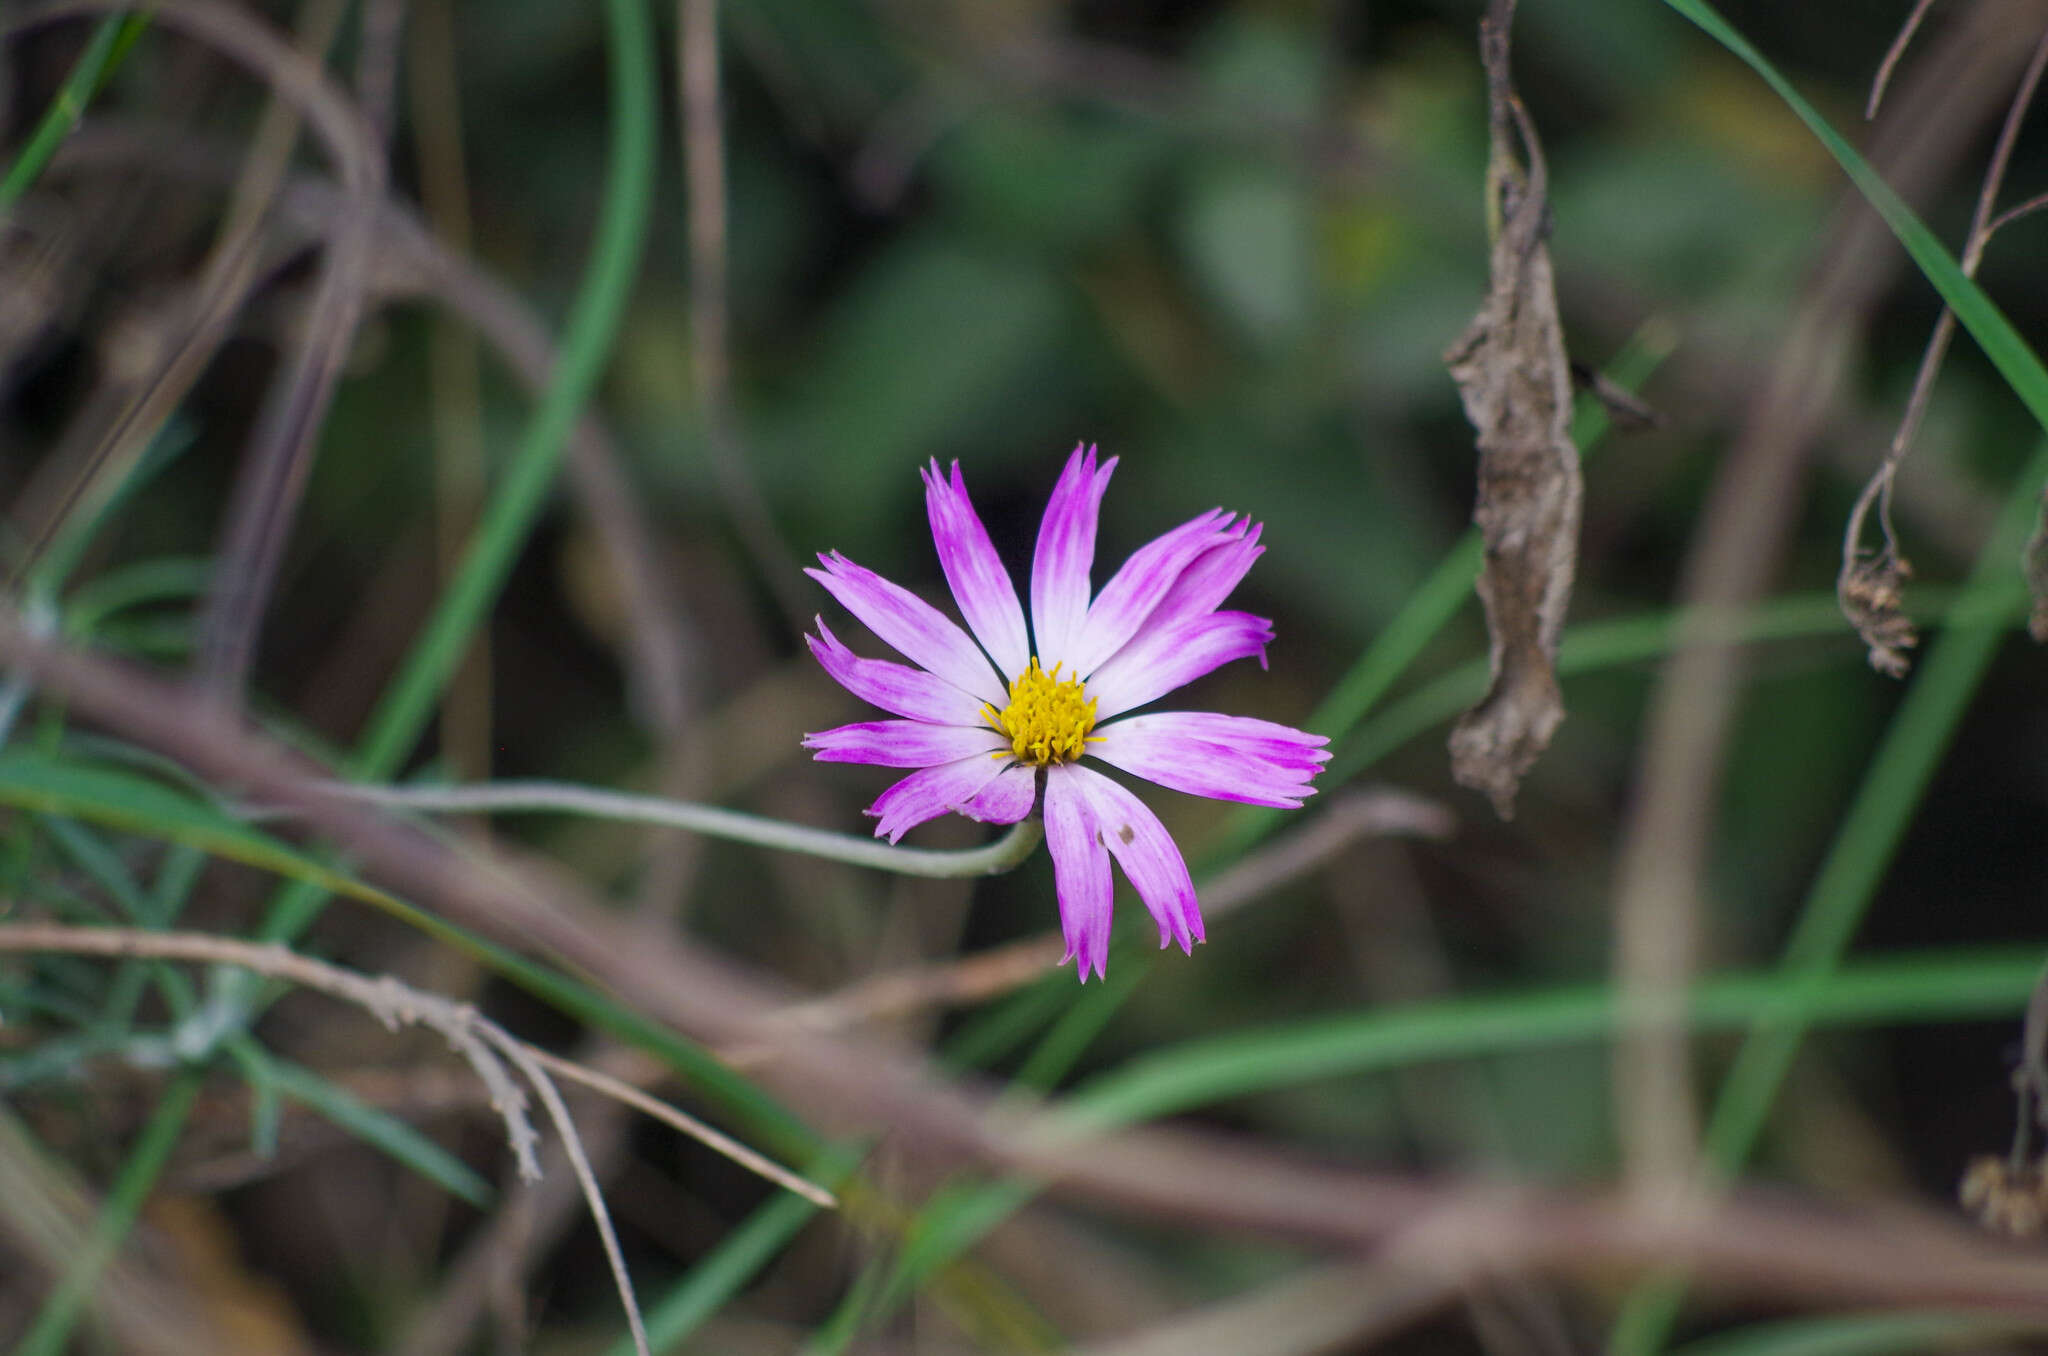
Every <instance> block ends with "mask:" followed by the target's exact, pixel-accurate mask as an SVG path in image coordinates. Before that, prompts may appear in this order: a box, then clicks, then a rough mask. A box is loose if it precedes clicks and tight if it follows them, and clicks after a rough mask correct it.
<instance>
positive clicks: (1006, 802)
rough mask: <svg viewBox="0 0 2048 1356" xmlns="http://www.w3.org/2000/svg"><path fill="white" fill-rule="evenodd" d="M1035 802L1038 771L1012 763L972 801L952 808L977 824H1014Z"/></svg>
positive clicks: (1036, 799) (1026, 813) (1029, 810)
mask: <svg viewBox="0 0 2048 1356" xmlns="http://www.w3.org/2000/svg"><path fill="white" fill-rule="evenodd" d="M990 761H995V760H993V759H991V760H990ZM1037 803H1038V769H1036V768H1033V767H1028V766H1026V765H1024V764H1022V763H1012V764H1011V765H1010V766H1009V767H1008V768H1006V769H1005V770H1004V771H1003V772H1002V773H1001V774H1000V775H999V776H997V778H996V779H995V780H994V781H992V782H990V783H989V784H988V785H987V786H984V787H983V788H981V790H980V791H979V792H978V793H976V795H975V796H974V798H973V799H972V800H970V801H968V802H967V803H966V804H964V805H960V806H957V807H955V808H957V809H958V810H959V811H960V813H961V814H963V815H966V816H967V817H968V818H969V819H972V820H975V821H977V822H978V823H982V824H1014V823H1016V822H1017V821H1018V820H1020V819H1022V818H1023V817H1024V816H1025V815H1028V814H1030V813H1031V807H1032V806H1033V805H1036V804H1037Z"/></svg>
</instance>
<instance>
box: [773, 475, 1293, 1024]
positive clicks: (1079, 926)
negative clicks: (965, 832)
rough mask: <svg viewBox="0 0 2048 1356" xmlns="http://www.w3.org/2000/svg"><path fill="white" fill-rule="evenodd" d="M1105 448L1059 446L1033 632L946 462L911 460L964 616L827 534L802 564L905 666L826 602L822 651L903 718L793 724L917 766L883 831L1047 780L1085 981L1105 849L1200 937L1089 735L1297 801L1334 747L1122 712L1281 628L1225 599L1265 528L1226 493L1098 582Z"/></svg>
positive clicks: (983, 804)
mask: <svg viewBox="0 0 2048 1356" xmlns="http://www.w3.org/2000/svg"><path fill="white" fill-rule="evenodd" d="M1115 469H1116V458H1115V457H1111V458H1110V459H1109V460H1107V461H1105V462H1103V463H1102V464H1101V465H1100V466H1098V465H1096V461H1095V449H1094V448H1093V447H1086V448H1081V447H1077V448H1075V449H1074V455H1073V456H1072V457H1070V458H1068V460H1067V467H1066V470H1065V471H1063V472H1062V473H1061V474H1060V479H1059V484H1057V485H1055V486H1054V487H1053V491H1052V502H1051V503H1050V504H1049V505H1047V507H1046V510H1045V523H1044V525H1043V526H1042V527H1040V528H1039V532H1038V551H1037V555H1036V558H1035V559H1034V560H1033V561H1032V564H1031V628H1030V630H1029V631H1028V632H1027V631H1026V629H1025V625H1024V609H1023V608H1022V607H1021V606H1020V605H1019V603H1018V600H1017V591H1016V589H1015V588H1014V587H1013V586H1012V585H1011V583H1010V576H1009V574H1008V572H1007V571H1005V570H1004V569H1003V565H1002V562H1001V561H1000V560H998V559H997V558H996V553H995V548H994V546H992V545H991V544H990V542H989V537H988V532H987V530H986V529H985V528H983V527H982V525H981V519H980V517H979V516H977V515H976V513H975V512H974V505H973V504H972V503H971V502H969V500H968V498H967V483H966V481H965V480H964V479H962V477H961V475H960V464H959V463H958V462H955V463H953V474H952V478H951V479H950V480H948V479H947V477H946V475H945V473H944V472H943V471H941V470H940V469H939V464H938V462H936V461H934V462H932V464H931V466H930V468H929V469H928V470H925V471H923V472H922V473H921V474H922V475H923V476H924V488H925V506H926V509H927V510H928V511H929V513H930V516H931V524H932V540H933V542H934V543H935V544H936V545H937V546H938V549H939V565H940V567H941V568H942V569H943V570H944V571H945V574H946V582H947V583H948V584H949V585H951V586H952V589H953V598H954V600H955V601H956V602H957V603H959V605H960V613H961V615H962V616H963V617H965V618H966V619H967V625H968V628H969V630H971V631H972V632H973V636H972V637H971V638H970V637H969V635H968V633H967V632H966V631H962V630H961V629H960V628H959V627H958V626H956V625H955V624H954V623H953V622H952V621H951V620H949V619H948V618H947V617H946V616H944V615H943V614H942V613H940V612H939V611H938V610H937V609H936V608H934V607H932V606H931V605H930V604H928V603H926V602H924V601H923V600H922V599H920V598H918V597H917V596H915V595H914V594H912V593H910V592H909V591H908V590H906V589H903V588H901V587H899V586H897V585H895V584H892V583H890V582H889V581H888V580H886V579H883V578H882V577H881V576H880V575H877V574H875V573H873V572H871V571H869V570H864V569H862V568H861V567H860V566H858V565H856V564H854V563H853V562H852V561H850V560H848V559H847V558H846V557H844V556H842V555H840V554H839V553H838V552H836V551H835V552H832V553H831V554H829V555H822V556H820V557H818V560H819V562H820V564H822V565H823V566H824V568H823V569H817V570H808V571H806V573H807V574H809V575H810V576H811V577H812V578H813V579H815V580H817V581H818V582H819V583H820V584H823V585H824V586H825V588H826V590H827V591H828V592H830V593H831V595H832V596H833V597H834V598H837V599H838V600H839V601H840V602H841V603H842V604H844V605H845V607H846V610H847V611H849V612H851V613H852V614H853V615H854V616H856V617H858V618H859V619H860V620H861V621H862V622H863V623H865V624H866V625H867V628H868V629H869V630H870V631H873V632H874V633H875V634H876V635H877V636H879V637H881V638H882V639H883V640H884V641H886V642H888V643H889V644H890V645H892V646H894V647H895V648H896V650H897V651H898V652H899V653H901V654H902V655H903V656H904V657H905V658H907V659H909V660H911V661H912V662H913V663H914V664H915V665H917V667H915V668H913V667H910V666H909V665H904V664H898V663H895V662H893V661H891V660H887V659H862V658H860V657H859V656H858V655H855V654H854V653H853V652H852V651H851V650H849V649H847V648H846V647H845V646H844V645H842V644H841V643H840V642H839V640H838V638H837V637H835V636H834V635H833V634H832V632H831V631H830V630H828V629H827V628H826V626H825V622H824V620H823V619H822V618H820V619H819V621H818V634H817V635H816V636H806V637H805V638H804V639H805V640H807V641H808V642H809V643H810V647H811V653H813V654H815V655H817V656H818V662H819V663H821V664H823V665H824V666H825V671H826V672H827V673H829V674H831V675H832V677H833V678H835V679H837V680H838V682H839V683H840V685H841V686H843V687H845V688H846V689H847V690H848V691H849V692H852V693H853V694H854V695H855V696H857V697H860V698H862V699H863V700H865V701H869V702H872V703H874V704H875V705H876V706H879V707H881V708H882V709H883V710H885V711H889V712H891V713H893V714H895V715H898V716H901V717H903V719H901V720H875V721H863V722H861V723H859V724H855V725H842V726H840V727H839V728H838V729H836V730H826V731H823V732H822V733H819V734H814V735H807V736H805V738H804V746H805V747H806V748H809V749H815V750H816V751H817V753H816V756H817V757H818V758H819V759H821V760H823V761H825V762H838V763H875V764H879V765H881V766H883V767H909V768H917V769H919V770H918V771H916V772H913V773H911V774H910V775H909V776H908V777H905V778H904V779H903V780H902V781H899V782H897V783H896V784H895V785H894V786H892V787H890V788H889V789H888V790H887V791H884V792H883V793H882V794H881V796H880V797H879V798H878V799H877V800H876V801H875V803H874V804H873V805H871V806H869V807H868V811H867V812H868V813H869V814H871V815H873V816H875V817H876V818H877V819H878V820H880V823H879V824H877V825H876V827H875V833H876V835H877V836H878V837H880V836H887V838H888V839H889V841H890V842H892V843H893V842H895V841H896V840H897V839H899V838H901V837H902V836H903V834H904V832H905V831H906V830H908V829H910V828H912V827H914V826H916V825H918V824H922V823H924V822H925V821H926V820H928V819H933V818H936V817H937V816H939V815H942V814H946V813H948V812H949V811H950V812H952V813H954V814H962V815H965V816H967V817H968V818H969V819H975V820H981V821H984V822H986V823H992V824H1014V823H1016V822H1017V821H1018V820H1020V819H1023V818H1024V817H1025V816H1026V815H1028V814H1030V813H1031V809H1032V807H1033V805H1035V804H1036V803H1037V800H1038V793H1039V788H1040V787H1041V786H1043V788H1044V791H1045V809H1044V815H1045V840H1046V845H1047V846H1048V847H1049V848H1050V849H1051V850H1052V865H1053V879H1054V882H1055V884H1056V885H1057V887H1058V891H1059V901H1060V923H1061V927H1062V929H1063V930H1064V931H1065V933H1066V939H1067V956H1066V958H1067V959H1069V960H1073V961H1075V962H1077V964H1078V966H1079V969H1080V974H1081V979H1082V982H1083V983H1085V982H1087V979H1088V976H1089V973H1090V972H1091V971H1092V972H1093V973H1095V974H1098V975H1099V974H1103V973H1104V967H1105V965H1106V964H1107V963H1108V959H1109V932H1110V898H1111V894H1112V892H1113V887H1112V883H1111V880H1110V871H1109V863H1110V860H1111V859H1112V858H1114V859H1115V860H1116V862H1117V864H1118V865H1119V866H1121V867H1122V868H1123V871H1124V875H1125V876H1127V877H1129V879H1130V882H1131V885H1132V887H1133V888H1135V889H1136V890H1137V892H1138V898H1139V899H1141V900H1142V901H1144V904H1145V907H1146V908H1147V909H1149V910H1150V911H1151V913H1152V916H1153V918H1155V919H1157V920H1158V923H1159V944H1160V945H1161V946H1165V945H1166V944H1167V942H1169V941H1173V940H1177V941H1179V942H1180V945H1181V949H1182V950H1183V951H1192V949H1193V946H1194V943H1196V942H1199V941H1201V940H1202V939H1203V937H1202V911H1201V906H1200V905H1199V904H1198V903H1197V902H1196V900H1195V887H1194V882H1193V881H1192V880H1191V879H1190V878H1189V876H1188V868H1187V863H1186V861H1184V860H1183V859H1182V857H1181V854H1180V849H1179V848H1178V847H1177V846H1175V844H1174V841H1173V839H1172V837H1171V836H1169V835H1168V833H1167V832H1166V828H1165V826H1164V825H1162V824H1161V823H1160V822H1159V820H1158V818H1157V816H1155V815H1154V814H1153V813H1152V812H1151V811H1150V810H1148V809H1146V808H1145V805H1144V802H1142V801H1140V800H1139V799H1138V798H1137V797H1136V796H1134V795H1132V794H1131V793H1130V792H1129V791H1127V790H1125V789H1124V788H1123V786H1121V785H1120V784H1118V783H1117V782H1114V781H1112V780H1110V779H1109V778H1108V777H1105V776H1103V775H1102V774H1101V773H1099V772H1095V771H1092V770H1091V769H1089V768H1087V767H1084V766H1083V765H1082V763H1081V761H1080V760H1081V759H1082V757H1083V756H1084V755H1085V756H1086V757H1089V758H1095V759H1100V760H1101V761H1102V762H1105V763H1108V764H1109V765H1110V766H1112V767H1118V768H1122V769H1123V770H1124V771H1125V772H1128V773H1131V774H1133V775H1135V776H1138V777H1143V778H1145V779H1146V780H1147V781H1153V782H1157V783H1159V784H1160V785H1161V786H1168V787H1172V788H1173V789H1174V790H1176V791H1185V792H1188V793H1189V794H1190V795H1196V796H1209V797H1212V798H1214V799H1217V800H1234V801H1242V802H1244V803H1246V804H1248V805H1270V806H1275V807H1278V808H1282V809H1290V810H1292V809H1299V808H1300V806H1301V799H1302V797H1304V796H1309V795H1313V794H1314V793H1315V788H1314V787H1312V786H1310V785H1309V782H1310V780H1311V779H1313V778H1314V776H1315V775H1316V773H1317V772H1319V771H1320V770H1321V767H1322V764H1323V762H1324V761H1325V760H1327V759H1328V758H1329V756H1330V755H1329V754H1328V753H1327V752H1326V751H1324V750H1323V748H1322V747H1321V746H1322V745H1323V744H1325V743H1327V742H1328V741H1327V740H1326V739H1324V738H1323V737H1322V736H1320V735H1312V734H1306V733H1303V732H1302V731H1300V730H1295V729H1291V728H1289V727H1288V726H1285V725H1275V724H1272V723H1271V722H1269V721H1263V720H1254V719H1252V718H1250V717H1248V716H1223V715H1217V714H1214V713H1212V712H1207V711H1159V712H1153V713H1149V714H1146V715H1131V714H1129V713H1130V712H1132V711H1134V710H1136V709H1137V708H1138V707H1141V706H1143V705H1145V704H1146V703H1148V702H1152V701H1156V700H1157V699H1159V698H1160V697H1163V696H1165V695H1166V694H1167V693H1169V692H1171V691H1173V690H1174V689H1175V688H1177V687H1179V686H1181V685H1182V684H1183V683H1188V682H1192V681H1193V680H1194V679H1196V678H1199V677H1201V676H1202V675H1203V674H1205V673H1208V672H1209V671H1210V670H1211V669H1214V668H1216V667H1218V666H1219V665H1222V664H1226V663H1228V662H1229V661H1231V660H1233V659H1242V658H1244V657H1245V656H1246V655H1257V656H1258V657H1259V664H1260V666H1261V667H1264V665H1265V662H1266V642H1267V641H1269V640H1271V639H1272V638H1273V630H1272V623H1271V622H1269V621H1267V620H1266V619H1265V618H1264V617H1254V616H1252V615H1251V614H1250V613H1246V612H1225V611H1219V610H1218V605H1219V604H1221V603H1222V602H1223V600H1224V599H1225V598H1226V597H1228V596H1229V594H1230V591H1231V590H1232V589H1233V588H1235V587H1237V581H1238V580H1240V579H1242V578H1244V574H1245V571H1246V570H1248V569H1250V568H1251V563H1252V561H1254V560H1256V559H1257V558H1258V556H1259V553H1260V552H1261V551H1263V550H1265V548H1264V547H1263V546H1260V545H1259V530H1260V529H1259V525H1258V524H1256V523H1252V522H1250V521H1248V520H1244V519H1240V518H1238V517H1237V515H1235V514H1230V513H1225V512H1223V511H1222V510H1220V509H1212V510H1210V511H1209V512H1207V513H1204V514H1201V515H1200V516H1198V517H1196V518H1194V519H1192V520H1190V521H1188V522H1186V523H1183V524H1181V525H1180V526H1179V527H1177V528H1175V529H1173V530H1172V531H1171V532H1168V533H1167V534H1166V535H1165V536H1163V537H1160V538H1159V539H1158V540H1156V541H1153V542H1151V543H1149V544H1147V545H1145V546H1142V547H1140V548H1139V549H1138V550H1137V551H1136V552H1134V553H1133V554H1132V556H1131V558H1130V559H1129V560H1127V561H1125V562H1124V565H1123V568H1122V569H1120V570H1118V571H1117V572H1116V574H1115V576H1114V577H1112V578H1111V579H1110V581H1109V582H1108V583H1107V584H1104V585H1103V586H1102V590H1101V592H1099V593H1096V594H1095V595H1094V597H1093V598H1092V599H1091V598H1090V596H1089V580H1088V572H1089V567H1090V566H1091V565H1092V564H1093V563H1094V559H1095V520H1096V514H1097V511H1098V509H1099V508H1100V506H1101V503H1102V494H1103V491H1104V490H1105V489H1107V488H1108V487H1109V477H1110V473H1111V472H1112V471H1114V470H1115ZM977 642H978V644H977Z"/></svg>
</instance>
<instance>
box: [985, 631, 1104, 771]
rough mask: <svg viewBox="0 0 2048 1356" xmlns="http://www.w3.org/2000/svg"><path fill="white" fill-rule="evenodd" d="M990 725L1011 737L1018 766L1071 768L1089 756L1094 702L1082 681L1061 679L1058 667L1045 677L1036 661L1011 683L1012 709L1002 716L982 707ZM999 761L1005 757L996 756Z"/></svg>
mask: <svg viewBox="0 0 2048 1356" xmlns="http://www.w3.org/2000/svg"><path fill="white" fill-rule="evenodd" d="M981 712H982V714H983V715H984V716H986V717H987V718H988V721H989V723H990V724H991V725H993V726H995V728H996V729H998V730H1000V731H1002V732H1003V733H1004V734H1006V735H1008V736H1009V737H1010V753H1011V754H1013V755H1014V756H1015V757H1016V759H1017V761H1018V762H1020V763H1028V764H1030V765H1031V766H1033V767H1045V766H1047V765H1048V764H1052V763H1071V762H1073V761H1074V760H1075V759H1077V758H1079V757H1080V756H1081V754H1082V753H1083V752H1084V751H1085V749H1086V746H1087V744H1088V743H1089V742H1090V741H1091V738H1094V739H1099V738H1101V736H1099V735H1097V736H1092V737H1091V736H1090V735H1089V733H1088V732H1089V731H1090V730H1092V729H1094V728H1095V699H1094V698H1093V697H1090V696H1089V695H1088V694H1087V693H1086V691H1084V690H1083V688H1082V686H1081V680H1080V679H1079V678H1062V677H1060V666H1059V665H1058V664H1055V665H1053V666H1052V672H1050V673H1047V672H1046V671H1045V670H1044V669H1042V668H1040V667H1039V664H1038V660H1037V658H1036V657H1035V656H1034V657H1033V659H1032V660H1031V667H1029V668H1027V669H1025V670H1024V672H1023V673H1021V674H1019V675H1017V678H1016V680H1015V681H1014V682H1012V683H1011V684H1010V704H1009V705H1008V706H1006V707H1004V708H1003V709H1002V710H1001V711H998V710H996V709H995V707H993V706H988V705H984V706H983V707H982V708H981ZM996 756H997V757H1001V756H1002V755H1001V754H997V755H996Z"/></svg>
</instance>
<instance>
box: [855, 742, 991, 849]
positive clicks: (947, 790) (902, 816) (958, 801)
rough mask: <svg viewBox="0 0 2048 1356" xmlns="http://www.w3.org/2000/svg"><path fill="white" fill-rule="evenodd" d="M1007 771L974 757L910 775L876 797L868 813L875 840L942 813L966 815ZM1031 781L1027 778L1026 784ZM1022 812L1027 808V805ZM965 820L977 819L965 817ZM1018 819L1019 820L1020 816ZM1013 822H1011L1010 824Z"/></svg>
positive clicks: (893, 836) (983, 757) (897, 835)
mask: <svg viewBox="0 0 2048 1356" xmlns="http://www.w3.org/2000/svg"><path fill="white" fill-rule="evenodd" d="M1006 770H1008V760H1007V759H1004V758H991V757H989V756H988V755H987V754H985V753H984V754H973V755H970V756H969V757H966V758H961V759H958V760H956V761H954V762H951V763H941V764H939V765H938V766H937V767H928V768H925V769H923V770H922V771H919V772H913V773H911V774H910V775H909V776H908V777H905V778H904V779H903V780H902V781H900V782H898V783H896V784H895V785H894V786H892V787H890V788H889V789H888V790H887V791H884V792H883V793H882V794H881V795H880V796H877V797H876V798H875V803H874V804H873V805H870V806H869V807H868V809H867V812H868V813H869V814H871V815H873V816H875V818H876V819H877V820H879V821H880V822H879V823H877V824H876V825H875V837H877V838H887V839H888V840H889V841H890V842H892V843H893V842H895V841H896V840H897V839H899V838H901V837H902V836H903V835H904V834H905V833H907V832H908V831H909V830H911V829H914V828H916V827H917V826H918V825H920V824H922V823H924V822H925V821H926V820H928V819H937V818H938V817H939V816H940V815H942V814H947V813H949V812H952V813H962V814H964V813H966V811H965V809H964V808H963V807H965V806H966V805H968V804H969V803H970V802H972V801H973V800H974V798H975V797H976V796H978V795H980V794H981V793H982V791H983V790H984V789H985V788H986V787H987V786H988V784H989V783H990V782H993V781H995V780H996V779H997V778H999V777H1001V776H1002V775H1003V773H1004V772H1005V771H1006ZM1030 780H1031V779H1030V778H1029V777H1028V776H1027V777H1026V778H1025V781H1026V782H1027V783H1028V782H1029V781H1030ZM1025 809H1027V810H1028V809H1030V806H1029V805H1028V804H1027V805H1026V806H1025ZM968 818H970V819H974V818H978V816H975V815H968ZM1017 818H1019V819H1022V818H1023V816H1022V815H1019V816H1018V817H1017ZM1012 822H1014V821H1012Z"/></svg>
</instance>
